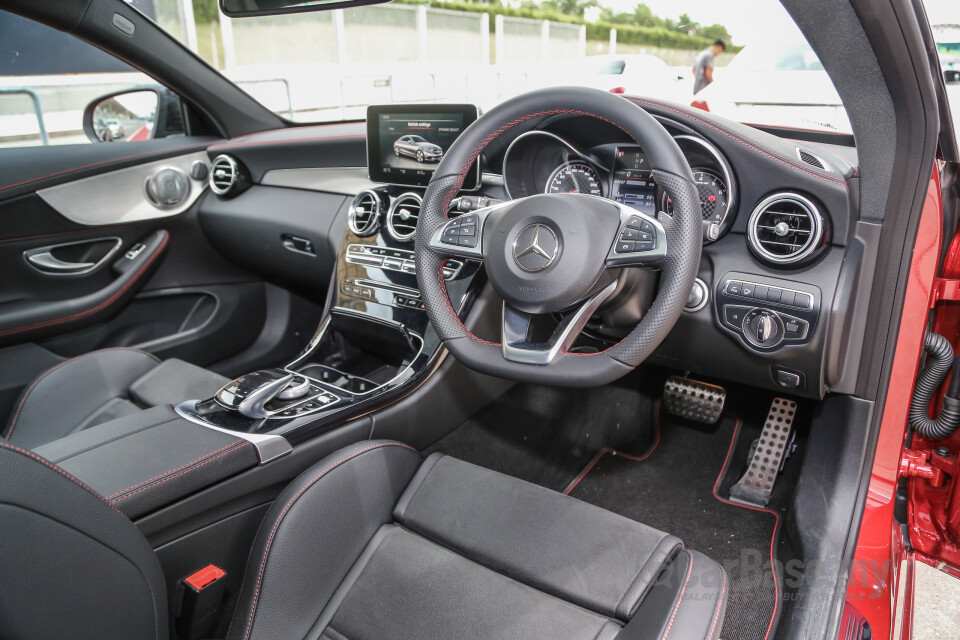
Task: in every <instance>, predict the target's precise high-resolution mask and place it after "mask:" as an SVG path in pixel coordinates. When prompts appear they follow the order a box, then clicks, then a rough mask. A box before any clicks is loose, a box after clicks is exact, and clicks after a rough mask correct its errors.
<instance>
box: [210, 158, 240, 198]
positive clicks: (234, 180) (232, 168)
mask: <svg viewBox="0 0 960 640" xmlns="http://www.w3.org/2000/svg"><path fill="white" fill-rule="evenodd" d="M239 182H240V165H238V164H237V161H236V160H234V159H233V158H232V157H230V156H228V155H226V154H221V155H219V156H217V157H216V158H214V159H213V163H212V164H211V165H210V190H211V191H213V192H214V193H215V194H217V195H218V196H227V195H233V193H234V189H235V188H236V187H237V186H238V183H239Z"/></svg>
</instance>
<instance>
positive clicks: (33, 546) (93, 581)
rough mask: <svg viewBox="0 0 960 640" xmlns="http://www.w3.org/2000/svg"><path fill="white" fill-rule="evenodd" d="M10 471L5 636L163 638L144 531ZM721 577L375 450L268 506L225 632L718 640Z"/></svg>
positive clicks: (651, 541) (45, 477)
mask: <svg viewBox="0 0 960 640" xmlns="http://www.w3.org/2000/svg"><path fill="white" fill-rule="evenodd" d="M0 469H2V471H0V473H2V475H3V477H2V478H0V539H3V540H4V541H5V544H4V545H0V575H3V576H7V577H8V580H9V582H8V583H7V584H4V585H3V590H4V598H2V599H0V636H3V637H8V636H12V637H19V636H20V635H29V636H31V637H51V638H52V637H72V638H87V637H89V638H101V637H124V638H147V637H151V638H153V637H155V638H166V637H167V631H168V628H167V603H166V595H165V590H164V588H163V578H162V573H161V570H160V566H159V562H158V561H157V558H156V556H155V555H154V554H153V553H152V551H151V549H150V547H149V545H148V544H147V542H146V540H145V539H144V538H143V537H142V536H141V535H140V534H139V533H138V532H137V530H136V529H135V527H133V526H132V525H131V524H130V523H129V522H128V521H126V520H125V519H124V518H123V516H121V515H120V514H119V513H117V512H116V511H113V510H112V509H111V508H110V507H109V506H108V505H107V504H106V503H105V502H103V501H102V499H100V498H99V496H96V494H94V493H93V492H92V490H90V489H88V488H86V487H84V486H83V485H82V484H81V483H79V481H77V480H76V479H74V478H72V477H71V476H69V474H66V472H64V471H62V470H60V469H58V468H57V467H55V466H54V465H52V464H50V463H49V462H46V461H44V460H43V459H42V458H39V457H38V456H36V454H34V453H32V452H29V451H25V450H22V449H17V448H14V447H10V446H9V445H0ZM66 567H69V568H71V569H72V570H71V571H70V573H69V575H67V573H66V571H65V570H64V568H66ZM13 577H16V579H12V578H13ZM726 584H727V579H726V575H725V573H724V571H723V569H722V568H721V567H720V566H719V565H717V564H716V563H714V562H713V561H711V560H710V559H709V558H707V557H705V556H703V555H702V554H700V553H697V552H695V551H690V550H686V549H684V548H683V545H682V543H681V542H680V540H678V539H677V538H675V537H673V536H671V535H669V534H666V533H663V532H660V531H657V530H655V529H652V528H650V527H647V526H645V525H643V524H640V523H637V522H634V521H631V520H628V519H626V518H622V517H620V516H617V515H615V514H612V513H610V512H607V511H604V510H602V509H599V508H597V507H594V506H592V505H588V504H586V503H583V502H580V501H578V500H576V499H573V498H570V497H568V496H564V495H561V494H559V493H556V492H553V491H549V490H547V489H543V488H541V487H538V486H536V485H532V484H529V483H526V482H523V481H521V480H517V479H515V478H512V477H508V476H504V475H501V474H499V473H495V472H493V471H489V470H487V469H483V468H480V467H476V466H474V465H471V464H468V463H465V462H462V461H459V460H456V459H454V458H450V457H445V456H442V455H440V454H434V455H432V456H430V457H429V458H427V459H426V460H423V458H422V457H421V456H420V454H419V453H418V452H417V451H415V450H414V449H412V448H410V447H408V446H406V445H403V444H400V443H396V442H387V441H372V442H363V443H359V444H356V445H352V446H350V447H347V448H345V449H343V450H341V451H339V452H337V453H335V454H333V455H331V456H329V457H328V458H326V459H324V460H322V461H321V462H319V463H317V464H316V465H314V466H313V467H312V468H310V469H308V470H307V471H306V472H304V473H303V474H302V475H301V476H300V477H299V478H297V479H296V480H295V481H294V482H293V483H292V484H291V485H290V486H288V487H287V488H286V489H285V490H284V491H283V492H282V493H281V495H280V496H279V497H278V498H277V500H276V501H275V502H274V504H273V506H272V507H271V509H270V510H269V512H268V513H267V515H266V517H265V518H264V521H263V523H262V524H261V527H260V530H259V532H258V534H257V537H256V541H255V543H254V546H253V549H252V550H251V553H250V557H249V561H248V565H247V570H246V574H245V576H244V581H243V587H242V589H241V592H240V594H239V601H238V604H237V609H236V613H235V615H234V618H233V621H232V624H231V627H230V631H229V635H228V638H230V639H232V640H251V639H254V638H256V639H259V638H314V639H323V640H344V639H349V640H378V639H387V638H391V639H398V640H405V639H411V640H412V639H414V638H416V639H418V640H419V639H422V638H465V639H473V638H476V639H480V638H484V639H490V638H510V639H524V638H551V639H558V640H564V639H571V640H574V639H576V640H579V639H584V640H594V639H620V640H634V639H665V638H670V639H673V640H676V639H682V638H695V639H696V640H702V639H704V638H706V639H708V640H711V639H716V638H718V637H719V635H720V627H721V625H722V620H723V614H724V610H725V607H726V594H727V591H726Z"/></svg>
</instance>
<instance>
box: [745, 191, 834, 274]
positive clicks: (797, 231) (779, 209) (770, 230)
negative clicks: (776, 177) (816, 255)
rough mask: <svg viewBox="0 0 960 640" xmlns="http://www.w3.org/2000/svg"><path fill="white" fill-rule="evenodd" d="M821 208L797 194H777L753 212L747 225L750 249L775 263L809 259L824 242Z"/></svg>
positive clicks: (791, 262) (768, 198)
mask: <svg viewBox="0 0 960 640" xmlns="http://www.w3.org/2000/svg"><path fill="white" fill-rule="evenodd" d="M823 234H824V224H823V217H822V216H821V215H820V211H819V209H817V206H816V205H815V204H813V202H811V201H810V200H808V199H807V198H805V197H803V196H801V195H798V194H796V193H775V194H773V195H771V196H768V197H767V198H765V199H764V200H763V201H762V202H760V204H759V205H757V207H756V208H755V209H754V210H753V213H752V214H751V215H750V220H749V222H747V240H748V241H749V243H750V248H751V249H753V251H754V252H755V253H756V254H757V255H758V256H759V257H760V258H761V259H763V260H766V261H767V262H771V263H774V264H794V263H796V262H799V261H801V260H803V259H805V258H808V257H809V256H810V255H811V254H813V252H814V251H816V250H817V249H818V248H819V247H820V246H821V243H822V241H823Z"/></svg>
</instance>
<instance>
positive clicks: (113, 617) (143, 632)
mask: <svg viewBox="0 0 960 640" xmlns="http://www.w3.org/2000/svg"><path fill="white" fill-rule="evenodd" d="M0 470H2V471H0V576H3V578H4V583H3V587H2V589H3V597H0V637H4V638H27V637H29V638H73V639H87V638H89V639H91V640H93V639H101V638H164V639H165V638H167V637H168V620H167V597H166V590H165V587H164V579H163V572H162V570H161V568H160V561H159V560H158V559H157V556H156V554H155V553H154V552H153V549H152V548H151V547H150V545H149V543H148V542H147V539H146V538H145V537H144V536H143V534H141V533H140V531H139V530H138V529H137V528H136V527H135V526H134V525H133V523H131V522H130V520H128V519H127V518H126V516H124V515H123V514H121V513H120V512H119V511H117V510H116V509H114V508H113V507H112V506H110V505H109V504H108V503H107V501H106V500H104V499H103V497H102V496H100V494H98V493H97V492H96V491H94V490H93V489H91V488H90V487H88V486H86V485H85V484H83V483H82V482H81V481H79V480H77V479H76V478H74V477H73V476H72V475H70V474H69V473H67V472H66V471H64V470H63V469H61V468H60V467H58V466H56V465H54V464H52V463H50V462H48V461H46V460H44V459H43V458H41V457H40V456H38V455H36V454H34V453H32V452H30V451H27V450H25V449H21V448H20V447H16V446H13V445H9V444H6V443H4V442H2V441H0Z"/></svg>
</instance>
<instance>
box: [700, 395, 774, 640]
mask: <svg viewBox="0 0 960 640" xmlns="http://www.w3.org/2000/svg"><path fill="white" fill-rule="evenodd" d="M723 415H725V416H726V417H728V418H733V419H734V420H735V421H736V424H735V425H734V426H733V436H731V438H730V446H729V447H727V457H726V458H724V459H723V466H722V467H720V473H719V474H718V475H717V481H716V482H714V483H713V497H714V498H716V499H717V500H719V501H720V502H722V503H724V504H728V505H730V506H732V507H741V508H743V509H750V510H751V511H762V512H764V513H769V514H770V515H772V516H773V517H774V523H773V533H772V534H770V573H772V574H773V593H774V596H773V598H774V600H773V613H771V614H770V624H768V625H767V632H766V633H765V634H764V636H763V638H764V640H767V639H768V638H769V637H770V633H771V632H772V631H773V621H774V620H776V619H777V614H778V613H779V612H780V585H779V584H777V570H776V564H775V562H774V549H773V548H774V545H775V544H776V541H777V531H779V530H780V514H779V513H777V512H776V511H771V510H770V509H763V508H760V507H751V506H749V505H746V504H737V503H736V502H730V501H729V500H727V499H725V498H721V497H720V495H719V494H718V493H717V488H718V487H719V486H720V481H721V480H722V479H723V475H724V474H725V473H726V472H727V465H728V464H729V463H730V454H731V453H733V445H734V444H735V443H736V441H737V436H739V435H740V424H741V422H740V418H738V417H737V416H735V415H733V414H731V413H725V414H723Z"/></svg>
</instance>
